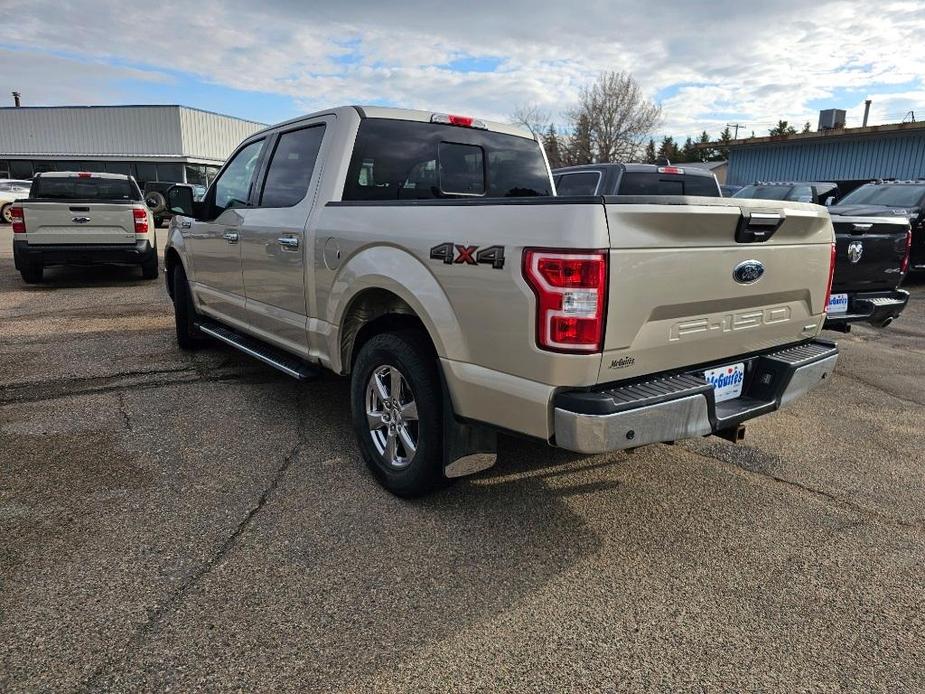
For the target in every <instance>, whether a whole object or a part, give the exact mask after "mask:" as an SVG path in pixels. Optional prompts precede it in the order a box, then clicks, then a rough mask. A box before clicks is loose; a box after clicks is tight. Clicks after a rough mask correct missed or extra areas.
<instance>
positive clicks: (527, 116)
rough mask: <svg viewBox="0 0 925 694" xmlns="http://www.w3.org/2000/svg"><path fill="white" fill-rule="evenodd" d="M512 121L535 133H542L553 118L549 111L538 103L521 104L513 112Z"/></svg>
mask: <svg viewBox="0 0 925 694" xmlns="http://www.w3.org/2000/svg"><path fill="white" fill-rule="evenodd" d="M511 122H512V123H514V124H515V125H522V126H524V127H525V128H527V129H528V130H529V131H530V132H531V133H533V134H534V135H542V134H543V133H544V132H545V131H546V129H547V128H548V127H549V125H550V123H552V120H551V119H550V117H549V111H547V110H546V109H544V108H542V107H541V106H540V105H539V104H537V103H530V104H521V105H520V106H518V107H517V108H515V109H514V112H513V113H511Z"/></svg>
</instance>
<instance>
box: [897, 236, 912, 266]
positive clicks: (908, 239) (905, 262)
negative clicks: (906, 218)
mask: <svg viewBox="0 0 925 694" xmlns="http://www.w3.org/2000/svg"><path fill="white" fill-rule="evenodd" d="M911 256H912V227H909V228H908V229H906V252H905V253H904V254H903V261H902V263H900V265H899V274H901V275H905V274H906V273H907V272H909V258H910V257H911Z"/></svg>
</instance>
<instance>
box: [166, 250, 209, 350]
mask: <svg viewBox="0 0 925 694" xmlns="http://www.w3.org/2000/svg"><path fill="white" fill-rule="evenodd" d="M173 316H174V322H175V323H176V327H177V345H179V347H180V349H186V350H194V349H198V348H199V347H201V346H202V344H203V343H204V342H205V338H204V337H203V335H202V333H201V332H200V331H199V329H198V328H197V327H196V321H197V320H198V315H197V314H196V308H195V307H194V306H193V297H192V296H191V295H190V290H189V282H188V281H187V279H186V271H185V270H184V269H183V266H182V265H181V264H179V263H177V267H176V268H175V269H174V271H173Z"/></svg>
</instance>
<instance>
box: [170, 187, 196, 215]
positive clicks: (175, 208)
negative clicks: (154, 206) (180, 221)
mask: <svg viewBox="0 0 925 694" xmlns="http://www.w3.org/2000/svg"><path fill="white" fill-rule="evenodd" d="M167 210H168V211H170V212H171V213H173V214H182V215H183V216H184V217H195V216H196V214H195V213H196V209H195V203H194V201H193V189H192V188H190V187H189V186H170V188H168V189H167Z"/></svg>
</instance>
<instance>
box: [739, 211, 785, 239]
mask: <svg viewBox="0 0 925 694" xmlns="http://www.w3.org/2000/svg"><path fill="white" fill-rule="evenodd" d="M783 223H784V215H783V213H781V212H751V211H749V210H742V216H741V217H740V218H739V224H738V226H736V236H735V239H736V243H762V242H764V241H767V240H768V239H769V238H771V237H772V236H773V235H774V232H775V231H777V230H778V229H780V227H781V225H782V224H783Z"/></svg>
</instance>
